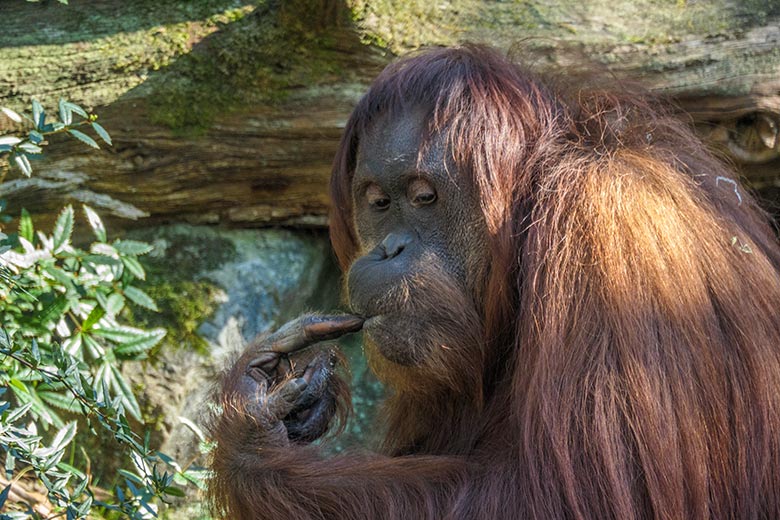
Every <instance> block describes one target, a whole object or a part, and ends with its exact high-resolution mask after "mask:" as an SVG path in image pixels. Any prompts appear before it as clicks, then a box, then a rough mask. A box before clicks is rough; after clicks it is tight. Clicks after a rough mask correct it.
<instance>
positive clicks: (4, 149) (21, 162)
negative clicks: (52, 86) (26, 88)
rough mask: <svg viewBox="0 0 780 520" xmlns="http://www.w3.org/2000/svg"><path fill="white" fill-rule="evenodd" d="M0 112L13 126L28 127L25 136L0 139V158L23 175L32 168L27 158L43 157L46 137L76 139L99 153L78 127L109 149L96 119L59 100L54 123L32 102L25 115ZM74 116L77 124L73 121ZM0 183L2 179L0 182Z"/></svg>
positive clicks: (5, 136) (36, 103)
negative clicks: (87, 129) (85, 128)
mask: <svg viewBox="0 0 780 520" xmlns="http://www.w3.org/2000/svg"><path fill="white" fill-rule="evenodd" d="M0 112H2V113H3V114H5V116H6V117H8V118H9V119H10V120H11V121H13V122H14V123H17V124H25V122H26V126H28V127H30V130H28V131H27V135H26V136H22V137H19V136H16V135H3V136H0V157H2V156H4V155H10V161H11V162H13V163H14V164H15V165H16V166H17V167H18V168H19V169H20V170H21V171H22V173H23V174H24V175H26V176H27V177H29V176H30V175H32V171H33V170H32V164H31V163H30V157H31V156H33V155H38V154H41V153H43V146H46V145H47V144H49V142H48V141H47V140H46V138H47V137H50V136H52V135H56V134H62V133H67V134H69V135H71V136H72V137H74V138H76V139H78V140H79V141H81V142H82V143H84V144H86V145H87V146H90V147H92V148H95V149H100V145H98V143H97V141H96V140H95V139H93V138H92V137H90V136H89V135H87V134H85V133H84V132H82V131H81V130H77V128H79V127H83V126H90V127H92V129H93V130H94V131H95V133H96V134H97V135H98V137H99V138H100V139H101V140H102V141H103V142H105V143H106V144H107V145H109V146H111V145H112V143H111V136H110V135H109V133H108V132H107V131H106V129H105V128H103V127H102V126H101V125H100V124H99V123H98V122H97V115H96V114H92V113H88V112H87V111H86V110H84V109H83V108H81V107H80V106H79V105H77V104H75V103H71V102H70V101H66V100H64V99H60V101H59V105H58V112H57V116H58V117H59V119H58V120H53V121H47V114H46V111H45V110H44V108H43V105H41V104H40V102H38V101H37V100H35V99H33V101H32V106H31V111H30V112H29V113H23V114H19V113H18V112H15V111H14V110H11V109H10V108H7V107H0ZM74 115H75V116H76V117H78V118H81V120H78V119H76V118H74ZM0 182H2V178H0Z"/></svg>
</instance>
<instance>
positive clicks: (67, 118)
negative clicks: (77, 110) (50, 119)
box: [60, 99, 73, 126]
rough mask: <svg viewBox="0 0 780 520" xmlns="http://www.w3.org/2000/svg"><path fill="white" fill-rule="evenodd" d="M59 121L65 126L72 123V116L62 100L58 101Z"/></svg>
mask: <svg viewBox="0 0 780 520" xmlns="http://www.w3.org/2000/svg"><path fill="white" fill-rule="evenodd" d="M60 121H62V123H63V124H64V125H65V126H68V125H70V124H71V123H72V122H73V114H72V113H71V111H70V108H68V105H67V103H66V102H65V100H64V99H60Z"/></svg>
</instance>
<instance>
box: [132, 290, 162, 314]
mask: <svg viewBox="0 0 780 520" xmlns="http://www.w3.org/2000/svg"><path fill="white" fill-rule="evenodd" d="M125 296H127V297H128V298H130V300H131V301H133V303H135V304H136V305H140V306H141V307H144V308H146V309H149V310H150V311H155V312H159V309H158V308H157V305H156V304H155V303H154V300H152V298H151V297H150V296H149V295H148V294H146V293H145V292H143V291H142V290H141V289H139V288H138V287H133V286H127V287H125Z"/></svg>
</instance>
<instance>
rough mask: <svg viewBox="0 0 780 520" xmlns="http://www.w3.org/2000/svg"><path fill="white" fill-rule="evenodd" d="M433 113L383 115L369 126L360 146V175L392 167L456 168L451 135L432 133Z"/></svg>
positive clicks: (438, 169)
mask: <svg viewBox="0 0 780 520" xmlns="http://www.w3.org/2000/svg"><path fill="white" fill-rule="evenodd" d="M429 122H430V117H429V112H428V111H426V110H423V109H412V110H405V111H403V112H400V113H394V114H387V113H386V114H383V115H382V116H380V117H378V118H376V119H375V120H374V121H372V123H371V124H370V125H369V126H368V127H367V128H366V130H365V132H364V133H363V135H362V136H361V138H360V140H359V145H358V153H357V162H356V172H355V173H356V175H357V176H361V175H372V174H377V173H379V172H382V171H384V170H386V169H388V168H390V169H392V170H395V171H406V170H408V171H414V170H420V171H423V172H429V173H432V174H435V173H436V172H440V171H449V170H452V167H453V162H452V154H451V153H449V146H448V145H447V136H446V135H445V134H442V133H440V132H431V130H430V128H429Z"/></svg>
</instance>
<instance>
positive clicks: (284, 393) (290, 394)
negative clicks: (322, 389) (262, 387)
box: [266, 377, 308, 419]
mask: <svg viewBox="0 0 780 520" xmlns="http://www.w3.org/2000/svg"><path fill="white" fill-rule="evenodd" d="M307 386H308V383H306V380H304V379H303V378H301V377H298V378H295V379H290V380H289V381H286V382H284V383H282V385H281V386H279V387H278V388H276V389H275V390H274V391H272V392H271V393H270V394H268V398H267V400H266V408H267V410H268V413H269V414H271V415H272V416H273V417H276V418H277V419H282V418H283V417H285V416H286V415H287V414H289V413H290V412H291V411H292V410H293V408H294V407H295V403H296V402H297V401H298V398H299V397H300V396H301V394H302V393H303V391H304V390H306V387H307Z"/></svg>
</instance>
